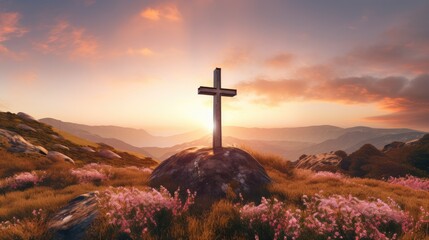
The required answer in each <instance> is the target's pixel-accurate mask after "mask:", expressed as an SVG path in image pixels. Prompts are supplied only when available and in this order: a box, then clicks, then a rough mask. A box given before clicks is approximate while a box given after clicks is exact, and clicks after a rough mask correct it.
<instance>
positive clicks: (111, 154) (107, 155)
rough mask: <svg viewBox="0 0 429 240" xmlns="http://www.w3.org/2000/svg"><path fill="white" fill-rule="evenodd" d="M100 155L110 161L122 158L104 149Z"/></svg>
mask: <svg viewBox="0 0 429 240" xmlns="http://www.w3.org/2000/svg"><path fill="white" fill-rule="evenodd" d="M98 155H100V156H101V157H104V158H109V159H113V158H121V156H119V155H118V154H117V153H114V152H113V151H111V150H107V149H102V150H100V151H99V152H98Z"/></svg>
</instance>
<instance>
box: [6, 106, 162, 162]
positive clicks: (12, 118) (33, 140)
mask: <svg viewBox="0 0 429 240" xmlns="http://www.w3.org/2000/svg"><path fill="white" fill-rule="evenodd" d="M23 126H26V127H23ZM0 129H4V130H7V131H12V132H13V133H17V134H19V136H22V137H23V139H24V140H25V141H28V142H29V143H30V144H34V145H39V146H42V147H43V148H45V149H46V150H47V151H48V152H49V151H57V152H61V153H62V154H65V155H67V156H68V157H70V158H71V159H73V160H74V161H75V163H76V164H77V165H81V164H85V163H91V162H97V163H108V164H111V165H118V166H120V165H127V164H132V163H133V164H134V165H137V166H150V165H156V164H157V163H156V161H154V160H153V159H151V158H150V157H144V158H140V157H137V156H134V155H132V154H129V153H127V152H121V151H118V150H116V149H114V148H112V147H110V146H108V145H105V144H95V143H93V142H88V141H87V140H82V139H79V138H77V137H74V136H73V135H70V134H69V133H68V134H66V135H65V137H63V136H62V135H60V134H58V133H57V132H55V131H54V129H53V128H52V127H51V126H49V125H47V124H44V123H41V122H38V121H34V120H28V119H24V118H22V117H19V116H18V115H16V114H13V113H9V112H7V113H5V112H0ZM29 129H30V130H29ZM82 143H84V144H85V145H81V144H82ZM5 146H6V143H4V142H3V143H2V142H0V147H3V148H5ZM88 146H90V147H91V148H92V150H93V152H92V151H88V149H86V148H85V147H88ZM101 150H110V151H112V152H115V153H116V154H119V156H120V157H121V159H114V158H106V157H103V156H101V154H99V152H100V151H101ZM40 157H42V158H43V157H44V156H40Z"/></svg>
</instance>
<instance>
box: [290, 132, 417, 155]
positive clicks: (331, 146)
mask: <svg viewBox="0 0 429 240" xmlns="http://www.w3.org/2000/svg"><path fill="white" fill-rule="evenodd" d="M355 130H356V128H351V129H348V130H347V131H346V132H345V133H344V134H343V135H341V136H339V137H338V138H335V139H329V140H326V141H324V142H321V143H319V144H315V145H312V146H310V147H308V148H305V149H299V150H298V151H297V152H298V153H300V154H317V153H323V152H330V151H337V150H343V151H346V152H347V153H351V152H353V151H356V150H358V149H359V148H360V147H361V146H362V145H364V144H372V145H374V146H375V147H377V148H382V147H383V146H384V145H386V144H389V143H391V142H394V141H400V142H407V141H410V140H413V139H418V138H421V137H423V135H424V133H422V132H418V131H413V130H410V129H374V128H363V129H362V128H361V130H360V131H355Z"/></svg>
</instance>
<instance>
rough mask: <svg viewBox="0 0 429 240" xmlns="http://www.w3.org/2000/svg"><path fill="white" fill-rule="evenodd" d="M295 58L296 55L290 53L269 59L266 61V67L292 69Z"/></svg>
mask: <svg viewBox="0 0 429 240" xmlns="http://www.w3.org/2000/svg"><path fill="white" fill-rule="evenodd" d="M294 58H295V57H294V55H292V54H290V53H280V54H277V55H275V56H272V57H270V58H268V59H267V60H266V61H265V65H266V66H268V67H272V68H279V69H283V68H287V67H290V66H291V64H292V63H293V61H294Z"/></svg>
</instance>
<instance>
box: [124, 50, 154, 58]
mask: <svg viewBox="0 0 429 240" xmlns="http://www.w3.org/2000/svg"><path fill="white" fill-rule="evenodd" d="M127 54H128V55H131V56H144V57H150V56H153V55H154V52H153V51H152V50H151V49H149V48H140V49H135V48H129V49H128V51H127Z"/></svg>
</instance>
